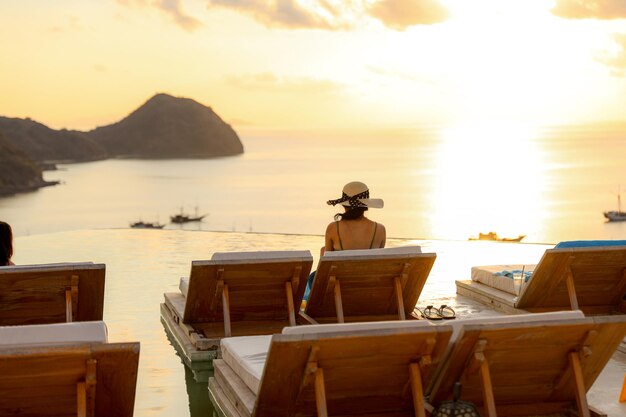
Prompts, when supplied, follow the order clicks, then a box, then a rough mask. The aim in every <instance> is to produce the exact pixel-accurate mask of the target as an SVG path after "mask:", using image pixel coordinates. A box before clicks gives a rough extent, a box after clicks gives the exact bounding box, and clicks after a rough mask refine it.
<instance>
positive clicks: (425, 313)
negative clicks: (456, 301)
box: [417, 304, 456, 320]
mask: <svg viewBox="0 0 626 417" xmlns="http://www.w3.org/2000/svg"><path fill="white" fill-rule="evenodd" d="M417 311H419V313H420V314H421V315H422V317H424V318H426V319H428V320H451V319H455V318H456V313H455V312H454V310H453V309H452V307H450V306H447V305H445V304H442V305H441V307H439V308H435V307H433V306H426V308H424V309H423V310H420V309H419V308H417Z"/></svg>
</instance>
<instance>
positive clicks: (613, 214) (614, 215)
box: [604, 191, 626, 222]
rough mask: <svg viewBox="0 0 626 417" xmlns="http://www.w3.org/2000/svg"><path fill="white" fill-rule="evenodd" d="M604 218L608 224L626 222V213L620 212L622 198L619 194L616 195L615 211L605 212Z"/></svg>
mask: <svg viewBox="0 0 626 417" xmlns="http://www.w3.org/2000/svg"><path fill="white" fill-rule="evenodd" d="M604 217H605V218H606V219H607V220H608V221H610V222H623V221H626V212H624V211H622V198H621V192H619V191H618V193H617V211H615V210H612V211H605V212H604Z"/></svg>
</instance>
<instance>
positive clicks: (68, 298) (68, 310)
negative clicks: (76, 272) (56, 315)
mask: <svg viewBox="0 0 626 417" xmlns="http://www.w3.org/2000/svg"><path fill="white" fill-rule="evenodd" d="M65 321H66V322H67V323H71V322H72V290H71V289H69V288H68V289H67V290H65Z"/></svg>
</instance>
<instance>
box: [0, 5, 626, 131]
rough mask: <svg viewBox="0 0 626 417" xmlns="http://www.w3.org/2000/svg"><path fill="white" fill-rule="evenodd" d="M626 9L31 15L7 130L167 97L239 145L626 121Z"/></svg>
mask: <svg viewBox="0 0 626 417" xmlns="http://www.w3.org/2000/svg"><path fill="white" fill-rule="evenodd" d="M625 4H626V3H625V2H624V1H623V0H552V1H547V0H350V1H346V0H210V1H209V0H102V1H98V2H86V1H81V0H56V1H54V2H51V1H44V0H20V1H13V2H2V3H1V4H0V53H1V54H2V58H3V64H2V65H0V115H2V116H9V117H31V118H33V119H35V120H37V121H40V122H42V123H44V124H46V125H48V126H50V127H53V128H68V129H79V130H87V129H92V128H94V127H96V126H99V125H104V124H108V123H112V122H115V121H118V120H120V119H121V118H122V117H124V116H125V115H127V114H128V113H129V112H130V111H131V110H133V109H135V108H136V107H138V106H139V105H141V104H142V103H143V102H145V101H146V100H147V99H148V98H150V97H151V96H152V95H154V94H155V93H157V92H166V93H169V94H172V95H175V96H183V97H190V98H193V99H195V100H197V101H199V102H201V103H203V104H205V105H208V106H211V107H212V108H213V109H214V110H215V111H216V112H217V113H218V114H219V115H220V116H221V117H222V118H223V119H224V120H225V121H227V122H228V123H231V124H232V125H233V126H234V127H235V128H236V129H256V128H259V129H278V128H287V129H309V128H320V127H321V128H341V129H351V128H359V129H360V128H397V127H416V126H421V125H432V124H441V125H448V124H456V123H482V122H485V121H499V122H500V121H507V122H515V123H523V124H535V125H539V124H579V123H589V122H605V121H618V122H625V121H626V111H624V109H625V106H624V102H625V100H624V97H626V25H625V23H626V5H625Z"/></svg>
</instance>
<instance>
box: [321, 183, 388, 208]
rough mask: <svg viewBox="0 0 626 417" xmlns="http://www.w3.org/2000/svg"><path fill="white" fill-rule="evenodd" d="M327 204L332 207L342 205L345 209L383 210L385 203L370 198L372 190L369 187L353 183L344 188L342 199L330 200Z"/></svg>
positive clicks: (378, 199)
mask: <svg viewBox="0 0 626 417" xmlns="http://www.w3.org/2000/svg"><path fill="white" fill-rule="evenodd" d="M326 204H328V205H331V206H335V205H337V204H341V205H342V206H344V207H367V208H383V206H384V205H385V202H384V201H383V200H382V199H380V198H370V190H369V188H367V185H365V184H363V183H362V182H359V181H353V182H349V183H347V184H346V185H344V186H343V193H342V196H341V198H338V199H336V200H328V201H327V202H326Z"/></svg>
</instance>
